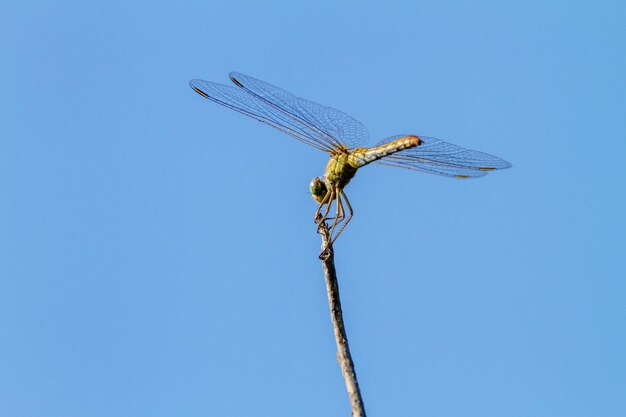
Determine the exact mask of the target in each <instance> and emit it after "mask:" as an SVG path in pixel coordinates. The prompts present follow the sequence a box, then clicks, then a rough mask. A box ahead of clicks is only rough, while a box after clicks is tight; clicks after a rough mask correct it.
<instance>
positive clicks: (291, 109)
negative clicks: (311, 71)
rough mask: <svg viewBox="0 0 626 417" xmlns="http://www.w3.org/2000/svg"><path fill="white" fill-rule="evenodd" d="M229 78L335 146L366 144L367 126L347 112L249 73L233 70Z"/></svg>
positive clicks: (350, 146) (346, 147) (345, 146)
mask: <svg viewBox="0 0 626 417" xmlns="http://www.w3.org/2000/svg"><path fill="white" fill-rule="evenodd" d="M230 79H231V80H232V81H233V82H234V83H235V84H236V85H237V86H239V87H241V89H243V90H244V91H247V92H249V93H250V94H252V95H253V96H255V97H256V98H258V99H259V100H261V101H263V102H264V103H266V104H267V105H269V106H271V107H273V108H274V109H275V111H276V112H278V113H281V114H283V115H284V116H285V117H288V118H290V119H292V120H294V122H297V123H299V124H300V125H302V126H303V128H304V129H305V130H306V131H307V132H308V133H309V134H310V135H312V136H315V137H317V138H318V139H319V140H321V141H323V142H324V143H326V144H327V145H328V146H331V147H333V148H335V149H338V150H339V149H351V148H356V147H359V146H364V145H365V144H366V143H367V141H368V138H369V134H368V132H367V128H366V127H365V126H364V125H363V124H362V123H361V122H359V121H358V120H356V119H354V118H353V117H351V116H349V115H347V114H346V113H344V112H342V111H339V110H337V109H333V108H332V107H326V106H322V105H321V104H318V103H315V102H313V101H311V100H306V99H303V98H300V97H296V96H295V95H293V94H291V93H290V92H288V91H285V90H283V89H282V88H279V87H276V86H274V85H272V84H269V83H266V82H265V81H261V80H258V79H256V78H253V77H249V76H247V75H244V74H241V73H237V72H231V73H230Z"/></svg>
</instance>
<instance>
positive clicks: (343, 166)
mask: <svg viewBox="0 0 626 417" xmlns="http://www.w3.org/2000/svg"><path fill="white" fill-rule="evenodd" d="M357 169H358V166H356V164H355V163H354V161H353V158H352V156H351V154H349V153H341V154H337V155H333V156H332V157H331V158H330V161H328V165H326V183H327V186H329V187H332V188H338V189H340V190H343V188H344V187H345V186H346V185H348V183H349V182H350V180H351V179H352V177H354V174H356V171H357Z"/></svg>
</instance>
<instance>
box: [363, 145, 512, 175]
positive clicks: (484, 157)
mask: <svg viewBox="0 0 626 417" xmlns="http://www.w3.org/2000/svg"><path fill="white" fill-rule="evenodd" d="M402 136H406V135H398V136H393V137H391V138H387V139H385V140H383V141H381V142H380V143H378V144H377V146H379V145H383V144H385V143H387V142H390V141H392V140H395V139H397V138H400V137H402ZM419 138H420V139H421V140H422V144H421V145H420V146H416V147H414V148H409V149H405V150H402V151H400V152H396V153H394V154H391V155H387V156H386V157H384V158H382V159H379V160H378V161H376V162H375V163H377V164H380V165H387V166H393V167H398V168H406V169H411V170H414V171H420V172H426V173H429V174H437V175H444V176H446V177H454V178H475V177H482V176H485V175H487V173H488V172H489V171H494V170H497V169H505V168H510V167H511V164H510V163H508V162H507V161H505V160H503V159H500V158H498V157H497V156H493V155H490V154H488V153H484V152H479V151H474V150H471V149H465V148H462V147H460V146H457V145H453V144H451V143H448V142H444V141H442V140H439V139H435V138H431V137H427V136H419Z"/></svg>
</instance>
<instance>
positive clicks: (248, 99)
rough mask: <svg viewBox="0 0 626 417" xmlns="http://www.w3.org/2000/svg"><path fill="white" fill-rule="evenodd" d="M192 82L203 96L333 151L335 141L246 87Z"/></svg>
mask: <svg viewBox="0 0 626 417" xmlns="http://www.w3.org/2000/svg"><path fill="white" fill-rule="evenodd" d="M189 85H190V86H191V88H192V89H193V90H194V91H195V92H197V93H198V94H200V95H201V96H202V97H204V98H207V99H209V100H211V101H213V102H215V103H218V104H221V105H222V106H225V107H228V108H229V109H232V110H235V111H238V112H239V113H241V114H245V115H246V116H249V117H251V118H253V119H255V120H258V121H259V122H261V123H265V124H267V125H270V126H272V127H273V128H275V129H278V130H280V131H281V132H283V133H286V134H287V135H289V136H291V137H293V138H295V139H298V140H299V141H301V142H304V143H306V144H307V145H310V146H313V147H314V148H317V149H320V150H322V151H326V152H333V151H334V145H333V144H332V143H330V142H329V141H328V140H326V139H325V138H322V137H320V135H318V134H316V133H314V132H313V131H312V129H311V128H310V126H309V125H308V124H307V123H304V122H302V121H301V120H299V119H297V118H294V117H292V116H290V115H289V114H288V113H287V112H286V111H283V110H281V109H280V108H277V107H276V106H273V105H271V104H269V103H268V102H267V101H264V100H262V99H260V98H258V97H257V96H255V95H253V94H250V93H249V92H248V91H246V90H243V89H241V88H238V87H233V86H230V85H223V84H218V83H212V82H209V81H204V80H191V81H190V82H189Z"/></svg>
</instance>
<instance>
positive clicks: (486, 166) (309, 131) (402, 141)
mask: <svg viewBox="0 0 626 417" xmlns="http://www.w3.org/2000/svg"><path fill="white" fill-rule="evenodd" d="M230 79H231V81H232V82H233V83H234V84H235V86H229V85H223V84H217V83H212V82H208V81H204V80H191V81H190V82H189V85H190V86H191V88H193V90H194V91H195V92H197V93H198V94H200V95H201V96H202V97H204V98H207V99H209V100H211V101H214V102H216V103H218V104H221V105H222V106H225V107H228V108H230V109H233V110H236V111H238V112H240V113H242V114H245V115H246V116H249V117H252V118H253V119H256V120H258V121H260V122H262V123H265V124H268V125H270V126H272V127H274V128H276V129H278V130H280V131H281V132H283V133H286V134H287V135H289V136H291V137H293V138H295V139H298V140H299V141H301V142H304V143H306V144H307V145H310V146H312V147H314V148H317V149H319V150H321V151H325V152H328V153H329V154H330V155H331V156H330V161H328V165H326V173H325V176H324V178H319V177H317V178H314V179H313V181H311V185H310V190H311V195H312V197H313V199H314V200H315V201H316V202H318V203H319V205H318V207H317V211H316V212H315V220H316V222H317V223H318V224H321V223H322V222H324V221H326V220H333V222H332V226H331V229H330V230H331V232H330V233H331V236H334V237H333V238H332V240H331V241H330V243H333V242H334V241H335V240H336V239H337V238H338V237H339V235H340V234H341V232H343V230H344V229H345V227H346V226H347V225H348V223H349V222H350V220H352V215H353V211H352V206H351V205H350V202H349V201H348V197H347V196H346V194H345V192H344V191H343V190H344V188H345V186H346V185H348V183H349V182H350V180H351V179H352V177H354V174H356V171H357V170H358V169H359V168H361V167H363V166H365V165H367V164H369V163H371V162H374V163H377V164H381V165H387V166H392V167H399V168H407V169H411V170H414V171H421V172H426V173H430V174H437V175H444V176H447V177H452V178H475V177H482V176H484V175H486V174H487V173H488V172H489V171H493V170H496V169H504V168H509V167H511V164H509V163H508V162H506V161H504V160H502V159H500V158H498V157H496V156H493V155H489V154H486V153H483V152H478V151H473V150H469V149H464V148H461V147H460V146H456V145H453V144H451V143H447V142H444V141H442V140H439V139H435V138H431V137H427V136H421V135H419V136H418V135H397V136H392V137H390V138H387V139H385V140H383V141H381V142H379V143H378V144H377V145H376V146H374V147H371V148H366V147H363V146H364V145H365V143H366V142H367V140H368V136H369V135H368V133H367V129H366V128H365V126H363V124H361V123H360V122H359V121H357V120H355V119H353V118H352V117H350V116H348V115H347V114H345V113H343V112H341V111H339V110H336V109H333V108H331V107H325V106H322V105H320V104H317V103H315V102H313V101H310V100H306V99H303V98H300V97H296V96H294V95H293V94H291V93H289V92H287V91H285V90H283V89H281V88H278V87H275V86H273V85H271V84H269V83H266V82H264V81H261V80H258V79H256V78H252V77H249V76H247V75H244V74H240V73H237V72H232V73H230ZM333 201H334V202H336V204H335V206H336V209H335V215H334V217H333V218H329V213H330V210H331V205H332V203H333ZM344 202H345V204H346V206H347V209H348V218H347V219H346V209H345V208H344ZM324 206H326V207H325V208H324ZM322 212H323V214H322ZM340 224H341V227H340V228H339V231H338V232H337V233H336V234H334V232H335V228H336V227H337V226H338V225H340ZM324 251H325V250H324ZM324 251H322V254H323V253H324Z"/></svg>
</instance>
